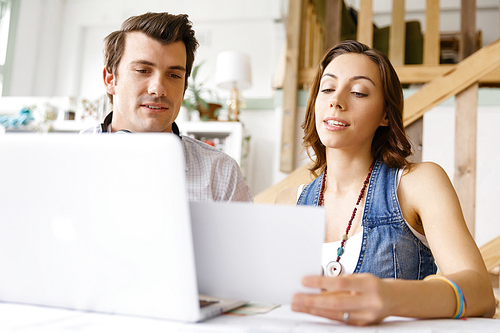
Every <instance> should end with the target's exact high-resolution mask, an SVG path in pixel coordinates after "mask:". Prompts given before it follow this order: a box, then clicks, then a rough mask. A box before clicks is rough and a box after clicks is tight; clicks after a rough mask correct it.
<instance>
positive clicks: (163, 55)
mask: <svg viewBox="0 0 500 333" xmlns="http://www.w3.org/2000/svg"><path fill="white" fill-rule="evenodd" d="M185 76H186V48H185V46H184V43H183V42H181V41H178V42H175V43H172V44H166V45H165V44H162V43H160V42H158V41H157V40H155V39H153V38H151V37H148V36H147V35H146V34H144V33H142V32H137V31H134V32H129V33H127V35H126V42H125V51H124V53H123V57H122V59H121V60H120V63H119V64H118V68H117V69H116V73H115V75H113V74H111V73H108V72H107V71H106V69H104V85H105V87H106V91H107V92H108V93H110V94H111V95H113V120H112V123H111V130H112V131H113V132H114V131H117V130H122V129H126V130H129V131H132V132H171V131H172V123H173V122H174V120H175V118H177V115H178V114H179V110H180V107H181V103H182V100H183V99H184V82H185Z"/></svg>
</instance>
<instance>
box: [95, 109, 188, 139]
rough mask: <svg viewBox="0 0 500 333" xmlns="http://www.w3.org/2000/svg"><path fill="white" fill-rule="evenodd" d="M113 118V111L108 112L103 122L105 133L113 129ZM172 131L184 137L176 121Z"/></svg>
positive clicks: (102, 127) (102, 128) (102, 126)
mask: <svg viewBox="0 0 500 333" xmlns="http://www.w3.org/2000/svg"><path fill="white" fill-rule="evenodd" d="M112 120H113V111H111V112H110V113H108V115H107V116H106V118H104V122H103V123H102V124H101V130H102V132H103V133H107V132H109V130H110V129H111V127H110V126H111V121H112ZM172 133H174V134H175V135H177V136H178V137H179V138H181V139H182V137H181V135H180V131H179V126H177V124H176V123H175V122H173V123H172Z"/></svg>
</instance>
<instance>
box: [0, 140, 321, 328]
mask: <svg viewBox="0 0 500 333" xmlns="http://www.w3.org/2000/svg"><path fill="white" fill-rule="evenodd" d="M0 156H1V159H0V174H1V175H2V184H1V186H0V301H3V302H16V303H25V304H37V305H44V306H54V307H63V308H69V309H76V310H85V311H96V312H103V313H115V314H125V315H136V316H144V317H154V318H161V319H174V320H180V321H187V322H195V321H200V320H203V319H206V318H209V317H212V316H215V315H217V314H219V313H221V312H224V311H227V310H229V309H231V308H234V307H237V306H239V305H241V304H243V302H242V301H248V300H262V301H266V300H267V299H264V298H265V297H263V298H262V299H259V297H260V296H261V295H259V294H253V293H250V294H248V293H247V294H246V295H245V294H238V293H236V292H235V289H236V290H237V289H240V288H241V286H243V285H247V284H248V281H247V282H245V281H244V280H242V281H238V279H239V277H238V276H236V277H235V276H232V275H231V274H230V273H231V270H241V266H240V267H234V266H231V265H232V263H230V262H229V261H228V262H226V259H228V258H224V260H223V261H224V262H225V263H228V265H229V266H228V265H225V266H224V265H222V266H221V267H222V268H220V269H221V270H219V266H217V274H219V277H221V278H222V277H224V276H227V277H228V278H229V280H230V281H229V282H231V283H229V284H228V285H227V288H224V287H223V286H222V290H219V288H220V287H221V286H220V284H217V283H214V284H213V285H212V282H213V276H212V275H211V274H206V273H202V274H200V273H198V278H197V274H196V270H197V269H198V270H200V272H204V271H203V270H204V269H206V267H210V265H209V264H210V263H217V264H218V265H219V264H221V261H219V260H217V258H213V257H210V255H208V256H207V257H205V258H204V259H202V258H201V256H202V255H201V254H199V255H200V261H201V262H198V264H197V265H195V251H194V248H193V232H194V235H195V236H194V237H195V242H197V243H198V244H204V243H206V242H207V241H211V242H213V241H214V240H215V241H216V242H217V243H218V244H219V245H220V244H221V243H224V242H226V239H218V238H219V237H221V235H222V234H223V233H220V232H218V233H215V234H212V233H211V232H210V229H211V228H208V229H207V228H206V227H207V225H206V224H205V225H203V224H201V227H203V228H205V229H204V231H202V229H200V228H201V227H200V228H198V224H199V223H198V222H200V223H202V221H206V222H207V223H208V220H205V219H204V216H203V213H202V214H201V216H199V213H200V212H203V211H204V212H207V210H208V209H211V210H213V209H214V208H216V207H218V204H209V205H208V207H204V206H203V205H200V206H198V204H196V203H195V204H193V206H192V207H191V211H192V212H194V214H195V215H196V216H199V218H195V219H194V220H193V226H194V231H192V228H191V218H190V207H189V204H188V200H187V194H186V187H185V168H184V158H183V152H182V146H181V144H180V140H179V138H178V137H176V136H174V135H170V134H141V135H97V136H79V135H73V134H49V135H36V134H7V135H4V136H0ZM226 206H227V207H229V206H230V205H226ZM251 206H252V207H253V208H254V209H250V210H253V211H256V212H259V211H260V212H262V210H260V209H257V207H258V206H257V205H255V206H254V205H251ZM246 208H248V207H246ZM274 208H275V209H276V213H278V211H281V210H282V209H284V210H285V211H286V210H288V209H290V208H292V207H279V206H276V207H274ZM297 208H298V207H297ZM300 211H303V210H302V209H300ZM312 211H314V212H315V213H316V212H319V213H317V214H316V216H313V218H311V220H317V219H319V220H320V222H314V221H313V222H312V223H311V226H314V225H316V224H319V225H321V226H320V227H316V228H317V230H318V231H317V234H316V235H315V237H313V238H314V240H313V239H309V240H307V241H306V240H304V245H306V243H307V242H309V243H310V245H313V243H312V242H314V245H313V247H315V248H316V251H315V253H314V254H310V257H309V258H306V261H307V262H308V264H305V266H302V268H303V269H304V270H303V271H302V272H301V275H305V274H317V273H319V271H320V268H319V267H320V266H319V260H320V247H321V242H322V241H323V239H324V238H323V237H324V236H323V235H324V231H323V229H324V214H323V213H324V212H322V210H311V212H312ZM228 213H231V212H230V211H228ZM211 214H212V213H211ZM216 214H218V213H217V209H215V211H214V212H213V215H216ZM257 215H258V214H257ZM205 217H206V215H205ZM290 218H292V217H290ZM292 219H293V218H292ZM321 219H323V221H321ZM282 221H283V220H282ZM280 223H281V228H283V227H284V226H283V224H284V223H283V222H280ZM255 227H256V228H257V227H259V228H260V226H258V225H255ZM228 231H230V230H228ZM230 232H233V231H230ZM255 232H257V231H256V229H255V230H254V233H255ZM269 232H271V231H269V230H268V231H266V232H264V230H263V234H262V235H264V234H268V233H269ZM288 232H289V231H288V230H281V229H280V230H279V232H277V230H272V232H271V233H275V234H274V237H276V238H279V237H283V238H287V237H288V236H287V233H288ZM238 237H239V236H238ZM263 239H265V237H264V238H263ZM256 242H257V243H256V244H258V243H259V242H261V240H256ZM266 242H268V240H266V241H265V242H264V243H266ZM295 245H296V244H295ZM304 247H306V246H304ZM196 248H199V247H196ZM231 248H232V251H231V252H232V253H237V252H239V251H243V252H246V249H244V248H242V247H241V246H240V247H239V248H238V247H236V248H234V247H233V245H231ZM275 250H278V251H279V249H274V250H273V251H275ZM273 251H270V253H269V254H270V258H274V259H275V257H276V256H279V257H282V258H283V257H285V256H286V255H292V256H293V255H295V253H285V252H283V251H282V252H280V253H275V252H273ZM215 254H216V255H217V252H216V253H215ZM197 255H198V252H197ZM273 256H274V257H273ZM219 258H221V257H219ZM274 259H273V260H274ZM259 260H263V259H262V258H261V259H257V258H256V260H255V261H253V262H252V263H251V264H250V263H249V264H250V266H249V267H252V265H256V264H259ZM264 260H265V258H264ZM315 261H316V262H315ZM311 262H314V264H312V265H311ZM296 264H297V266H301V265H303V264H304V263H303V262H297V263H296ZM308 265H309V267H307V266H308ZM196 266H198V267H196ZM259 266H261V267H265V265H259ZM259 266H257V267H255V266H254V267H253V269H256V268H258V267H259ZM312 267H314V269H312ZM284 269H285V270H286V269H287V268H284ZM313 270H314V271H313ZM262 274H266V272H265V271H263V272H262ZM282 275H283V276H285V275H286V272H283V274H282ZM205 277H207V278H209V279H212V280H206V279H205ZM290 279H295V280H296V281H294V283H295V284H297V285H299V284H300V278H299V279H298V281H297V278H296V277H290ZM270 282H272V278H270ZM260 283H263V284H264V285H265V284H266V282H265V281H264V282H261V281H259V284H260ZM198 284H200V288H198ZM212 286H214V288H215V287H217V288H216V289H211V288H212ZM294 286H295V285H294ZM245 288H246V287H245ZM297 288H299V287H298V286H297ZM224 289H225V290H224ZM292 289H293V290H288V296H289V297H288V296H287V297H283V300H288V299H291V295H292V294H293V292H294V290H295V287H292ZM199 291H203V292H206V293H207V294H209V295H210V296H222V297H226V298H229V297H232V295H235V296H253V295H255V297H252V298H246V297H238V299H240V300H242V301H236V302H233V301H230V300H228V301H229V303H230V304H229V305H227V306H226V305H225V302H224V300H219V299H218V300H217V301H215V302H213V303H212V302H209V303H211V304H210V305H208V306H204V307H200V301H199ZM218 292H221V293H220V295H218V294H217V293H218ZM267 296H270V295H269V294H267ZM280 298H281V296H280ZM280 298H277V299H280ZM207 299H209V300H212V299H211V298H210V297H207ZM271 299H274V298H273V297H269V300H271Z"/></svg>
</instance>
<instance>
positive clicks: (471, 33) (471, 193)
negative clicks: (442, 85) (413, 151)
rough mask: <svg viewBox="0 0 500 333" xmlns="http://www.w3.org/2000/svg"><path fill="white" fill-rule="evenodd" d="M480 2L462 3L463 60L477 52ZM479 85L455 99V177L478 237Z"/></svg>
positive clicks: (470, 226) (471, 226) (471, 224)
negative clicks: (477, 10)
mask: <svg viewBox="0 0 500 333" xmlns="http://www.w3.org/2000/svg"><path fill="white" fill-rule="evenodd" d="M475 31H476V1H475V0H462V8H461V40H460V55H459V56H460V59H461V60H463V59H465V58H467V57H468V56H470V55H471V54H473V53H474V52H475V46H476V41H475V35H476V33H475ZM478 90H479V84H478V83H475V84H473V85H471V86H470V87H468V88H467V89H465V90H464V91H462V92H461V93H459V94H457V95H456V96H455V177H454V185H455V188H456V190H457V194H458V197H459V199H460V203H461V205H462V210H463V213H464V217H465V221H466V223H467V226H468V227H469V231H470V233H471V234H472V236H474V234H475V226H476V149H477V147H476V140H477V94H478Z"/></svg>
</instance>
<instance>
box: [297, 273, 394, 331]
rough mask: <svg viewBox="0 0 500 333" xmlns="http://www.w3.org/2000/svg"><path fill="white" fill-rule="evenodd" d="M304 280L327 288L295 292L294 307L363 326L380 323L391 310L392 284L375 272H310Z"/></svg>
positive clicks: (308, 285)
mask: <svg viewBox="0 0 500 333" xmlns="http://www.w3.org/2000/svg"><path fill="white" fill-rule="evenodd" d="M302 284H303V285H304V286H306V287H311V288H320V289H322V290H324V291H323V292H321V293H319V294H297V295H295V297H294V299H293V303H292V310H294V311H299V312H305V313H309V314H312V315H316V316H321V317H325V318H329V319H333V320H339V321H346V322H347V323H348V324H351V325H359V326H362V325H369V324H377V323H380V322H381V321H382V320H383V319H384V318H385V317H387V316H388V315H389V314H390V310H389V305H390V302H391V298H390V292H389V287H388V285H387V283H385V282H384V280H382V279H380V278H378V277H376V276H374V275H371V274H353V275H346V276H338V277H325V276H308V277H306V278H304V280H303V281H302Z"/></svg>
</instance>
